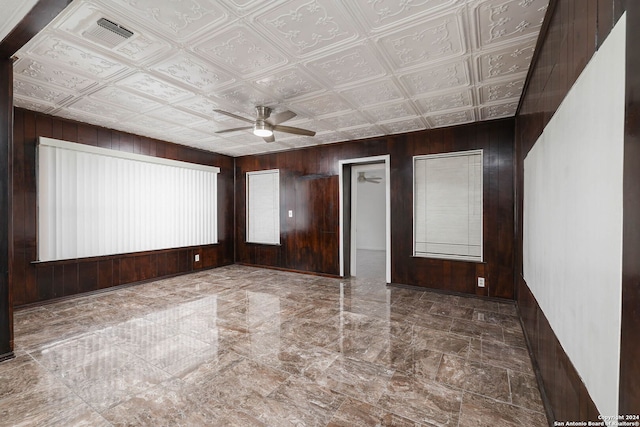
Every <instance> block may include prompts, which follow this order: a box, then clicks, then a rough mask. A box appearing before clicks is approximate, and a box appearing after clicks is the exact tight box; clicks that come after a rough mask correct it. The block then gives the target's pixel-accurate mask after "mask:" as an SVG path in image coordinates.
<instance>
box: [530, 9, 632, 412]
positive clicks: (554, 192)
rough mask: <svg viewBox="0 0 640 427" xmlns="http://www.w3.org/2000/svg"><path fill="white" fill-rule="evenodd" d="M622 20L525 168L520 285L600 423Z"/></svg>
mask: <svg viewBox="0 0 640 427" xmlns="http://www.w3.org/2000/svg"><path fill="white" fill-rule="evenodd" d="M625 26H626V17H625V16H623V17H622V18H621V19H620V21H619V22H618V24H617V25H616V27H615V28H614V29H613V31H612V32H611V34H610V35H609V37H608V38H607V40H606V41H605V43H604V44H603V46H602V47H601V48H600V50H599V51H598V52H596V54H595V55H594V56H593V58H592V60H591V61H590V62H589V64H588V65H587V67H586V68H585V70H584V71H583V73H582V74H581V75H580V77H579V78H578V80H577V81H576V83H575V84H574V86H573V87H572V88H571V91H570V92H569V94H568V95H567V97H566V98H565V99H564V101H563V103H562V105H561V106H560V108H559V109H558V111H557V112H556V113H555V115H554V116H553V118H552V119H551V121H550V122H549V124H548V125H547V127H546V128H545V129H544V132H543V134H542V135H541V136H540V139H539V140H538V141H537V142H536V144H535V146H534V147H533V149H532V150H531V151H530V152H529V154H528V155H527V157H526V159H525V164H524V169H525V171H524V248H523V251H524V266H523V268H524V278H525V280H526V281H527V284H528V286H529V288H530V289H531V291H532V292H533V294H534V295H535V297H536V299H537V300H538V303H539V304H540V307H541V308H542V311H543V312H544V314H545V315H546V317H547V318H548V320H549V322H550V324H551V327H552V328H553V330H554V332H555V334H556V336H557V337H558V339H559V341H560V343H561V344H562V347H563V348H564V350H565V352H566V353H567V355H568V356H569V358H570V359H571V361H572V363H573V364H574V366H575V367H576V369H577V371H578V373H579V374H580V376H581V377H582V380H583V381H584V383H585V385H586V387H587V389H588V390H589V394H590V395H591V397H592V399H593V401H594V402H595V404H596V405H597V407H598V410H599V411H600V412H601V413H602V414H605V415H616V414H617V413H618V388H619V361H620V323H621V319H620V317H621V308H622V270H621V265H622V167H623V141H624V117H625V115H624V113H625V112H624V96H625V72H624V70H625V31H626V30H625Z"/></svg>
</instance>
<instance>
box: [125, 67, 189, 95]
mask: <svg viewBox="0 0 640 427" xmlns="http://www.w3.org/2000/svg"><path fill="white" fill-rule="evenodd" d="M116 85H118V86H121V87H125V88H127V89H130V90H133V91H135V92H139V93H142V94H144V95H148V96H152V97H154V98H158V99H161V100H163V101H169V102H171V101H177V100H179V99H180V98H183V97H185V96H188V95H189V94H190V92H189V91H187V90H184V89H181V88H179V87H177V86H174V85H172V84H170V83H167V82H165V81H163V80H160V79H159V78H156V77H153V76H150V75H148V74H143V73H136V74H133V75H131V76H129V77H125V78H124V79H122V80H120V81H118V82H117V83H116Z"/></svg>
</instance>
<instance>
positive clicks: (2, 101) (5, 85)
mask: <svg viewBox="0 0 640 427" xmlns="http://www.w3.org/2000/svg"><path fill="white" fill-rule="evenodd" d="M12 137H13V61H11V60H10V59H2V58H0V361H1V360H4V359H7V358H9V357H12V356H13V342H12V341H13V306H12V302H11V289H10V283H11V281H10V277H11V275H10V269H11V254H12V248H11V243H10V242H11V230H12V227H11V177H12V174H11V147H12Z"/></svg>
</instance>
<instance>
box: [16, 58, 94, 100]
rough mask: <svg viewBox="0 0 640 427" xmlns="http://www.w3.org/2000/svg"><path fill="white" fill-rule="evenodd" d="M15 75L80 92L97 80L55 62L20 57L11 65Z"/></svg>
mask: <svg viewBox="0 0 640 427" xmlns="http://www.w3.org/2000/svg"><path fill="white" fill-rule="evenodd" d="M13 73H14V76H15V77H30V78H32V79H35V80H39V81H42V82H45V83H48V84H50V85H53V86H58V87H61V88H64V89H68V90H71V91H74V92H82V91H84V90H86V89H88V88H90V87H92V86H95V85H97V84H98V82H97V80H95V79H91V78H88V77H85V76H83V75H80V74H77V73H74V72H72V71H68V70H67V69H65V68H61V67H59V66H57V65H55V64H45V63H43V62H38V61H35V60H33V59H20V60H18V61H16V63H15V64H14V66H13Z"/></svg>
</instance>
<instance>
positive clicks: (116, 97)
mask: <svg viewBox="0 0 640 427" xmlns="http://www.w3.org/2000/svg"><path fill="white" fill-rule="evenodd" d="M89 97H90V98H93V99H96V100H100V101H102V102H107V103H110V104H111V105H112V106H124V108H126V109H130V110H134V111H137V112H144V111H149V110H152V109H154V108H158V107H160V106H161V105H162V104H160V103H158V102H156V101H152V100H151V99H149V98H145V97H143V96H139V95H136V94H135V93H132V92H129V91H127V90H124V89H121V88H119V87H116V86H106V87H103V88H101V89H100V90H98V91H96V92H94V93H92V94H91V95H89Z"/></svg>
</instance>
